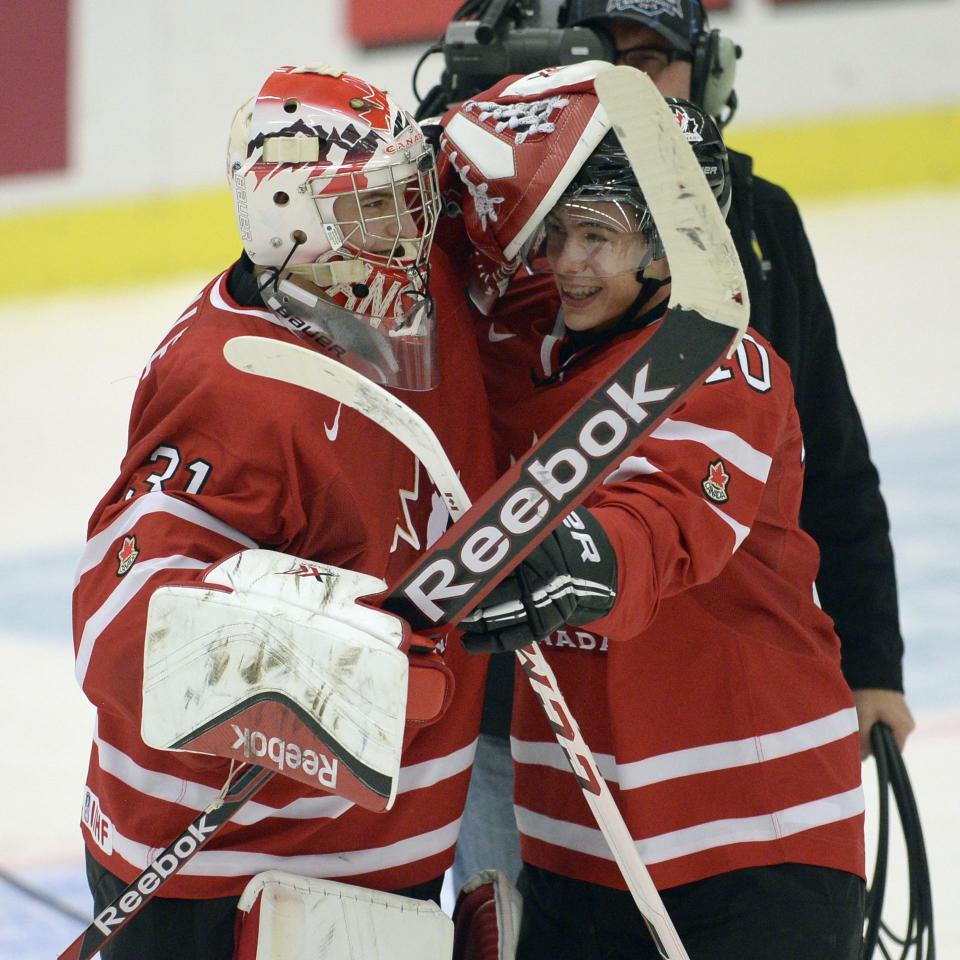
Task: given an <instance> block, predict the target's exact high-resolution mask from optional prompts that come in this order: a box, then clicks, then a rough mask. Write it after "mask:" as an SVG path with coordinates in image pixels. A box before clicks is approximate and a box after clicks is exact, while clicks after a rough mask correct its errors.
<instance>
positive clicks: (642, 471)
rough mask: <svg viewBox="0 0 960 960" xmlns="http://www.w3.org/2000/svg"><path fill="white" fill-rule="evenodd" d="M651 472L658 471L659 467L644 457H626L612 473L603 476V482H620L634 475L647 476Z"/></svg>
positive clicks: (630, 478)
mask: <svg viewBox="0 0 960 960" xmlns="http://www.w3.org/2000/svg"><path fill="white" fill-rule="evenodd" d="M651 473H660V468H659V467H655V466H654V465H653V464H652V463H651V462H650V461H649V460H648V459H647V458H646V457H627V459H626V460H624V461H623V462H622V463H621V464H620V465H619V466H618V467H617V469H616V470H614V471H613V473H611V474H608V475H607V476H606V477H604V479H603V482H604V483H605V484H606V483H621V482H623V481H625V480H632V479H633V478H634V477H644V476H649V475H650V474H651Z"/></svg>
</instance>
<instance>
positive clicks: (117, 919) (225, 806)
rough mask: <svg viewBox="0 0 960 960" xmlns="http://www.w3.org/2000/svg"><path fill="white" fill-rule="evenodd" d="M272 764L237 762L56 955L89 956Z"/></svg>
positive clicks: (263, 779) (267, 775)
mask: <svg viewBox="0 0 960 960" xmlns="http://www.w3.org/2000/svg"><path fill="white" fill-rule="evenodd" d="M273 775H274V774H273V771H272V770H265V769H264V768H263V767H257V766H254V765H253V764H241V765H240V766H239V767H237V768H236V770H234V771H233V775H232V778H231V780H229V781H228V782H227V785H226V786H225V788H224V790H223V791H222V792H221V794H220V795H218V796H217V798H216V799H215V800H213V801H212V802H211V803H209V804H208V805H207V806H206V807H205V808H204V809H203V811H202V812H201V813H200V816H198V817H197V818H196V819H195V820H194V821H193V822H192V823H191V824H190V826H189V827H187V829H186V830H184V831H183V833H181V834H180V836H178V837H177V838H176V839H175V840H173V841H172V842H171V843H170V844H169V845H168V846H167V848H166V849H165V850H164V851H163V852H162V853H160V855H159V856H157V857H155V858H154V859H153V860H151V861H150V863H149V864H148V865H147V867H146V869H145V870H144V871H143V872H142V873H141V874H140V875H139V876H138V877H137V878H136V879H135V880H133V881H132V882H131V883H129V884H128V885H127V887H126V888H125V889H124V890H123V892H122V893H121V894H120V896H118V897H117V898H116V899H115V900H114V901H113V903H111V904H110V905H109V906H106V907H104V908H103V910H101V911H100V912H99V913H98V914H97V915H96V917H94V919H93V922H92V923H91V924H90V925H89V926H88V927H87V929H86V930H84V931H83V933H81V934H80V936H79V937H77V939H76V940H74V941H73V943H71V944H70V946H69V947H67V949H66V950H64V951H63V953H61V954H60V956H59V957H58V958H57V960H91V958H92V957H94V956H96V954H97V953H98V952H99V951H100V950H101V949H102V948H103V947H104V946H106V944H108V943H109V942H110V941H111V940H112V939H113V938H114V937H115V936H116V935H117V934H118V933H120V932H121V931H122V930H123V929H124V927H126V925H127V924H128V923H129V922H130V921H131V920H132V919H133V918H134V917H135V916H136V915H137V914H138V913H139V912H140V911H141V910H142V909H143V907H144V906H146V904H147V903H148V902H149V901H150V900H151V899H152V898H153V896H154V895H155V894H156V892H157V890H159V889H160V887H161V886H162V885H163V884H164V883H166V881H167V880H169V879H170V877H172V876H173V875H174V874H175V873H177V872H178V871H179V870H180V869H181V868H182V867H183V865H184V864H185V863H187V861H188V860H190V859H191V858H192V857H193V856H194V854H196V853H197V851H199V850H200V849H201V848H202V847H204V846H205V845H206V844H207V843H208V842H209V840H210V838H211V837H212V836H213V835H214V834H215V833H216V832H217V831H218V830H219V829H220V828H221V827H222V826H223V825H224V824H225V823H227V822H228V821H229V820H230V818H231V817H232V816H233V815H234V814H235V813H236V812H237V811H238V810H239V809H240V808H241V807H242V806H243V805H244V804H245V803H246V802H247V801H248V800H249V799H250V798H251V797H252V796H253V795H254V794H255V793H257V792H258V791H259V790H260V788H261V787H263V786H264V785H265V784H266V783H267V781H268V780H270V779H271V777H273Z"/></svg>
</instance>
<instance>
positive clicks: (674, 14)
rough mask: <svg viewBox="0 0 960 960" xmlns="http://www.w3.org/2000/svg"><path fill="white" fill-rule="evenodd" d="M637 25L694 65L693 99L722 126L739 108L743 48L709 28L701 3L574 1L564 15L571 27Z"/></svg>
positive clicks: (563, 20)
mask: <svg viewBox="0 0 960 960" xmlns="http://www.w3.org/2000/svg"><path fill="white" fill-rule="evenodd" d="M615 18H622V19H624V20H633V21H635V22H637V23H640V24H642V25H643V26H645V27H649V28H650V29H651V30H654V31H656V32H657V33H659V34H660V36H662V37H663V38H664V39H665V40H667V41H669V43H670V45H671V46H672V47H673V48H674V49H675V50H679V51H681V52H682V53H684V54H685V55H686V56H688V57H689V59H690V61H691V65H692V76H691V86H690V94H691V95H690V99H691V100H692V101H693V102H694V103H696V104H698V105H699V106H700V107H702V109H703V110H704V111H705V112H706V113H707V114H708V115H709V116H711V117H715V118H716V119H717V122H718V123H719V124H720V126H721V127H722V126H725V125H726V124H727V123H729V121H730V119H731V118H732V117H733V115H734V113H735V112H736V109H737V94H736V92H735V91H734V89H733V85H734V81H735V77H736V69H737V59H738V58H739V57H740V54H741V52H742V51H741V49H740V47H739V46H738V45H737V44H736V43H734V42H733V41H732V40H731V39H730V38H729V37H725V36H724V35H723V34H722V33H720V31H719V30H712V29H710V26H709V23H708V21H707V15H706V11H705V10H704V9H703V4H702V2H701V0H569V2H567V3H565V4H564V5H563V6H562V7H561V9H560V13H559V21H560V23H561V24H564V25H566V26H568V27H572V26H582V27H592V28H594V29H600V30H604V31H606V32H608V31H609V22H610V20H611V19H615Z"/></svg>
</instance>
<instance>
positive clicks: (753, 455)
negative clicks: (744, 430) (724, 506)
mask: <svg viewBox="0 0 960 960" xmlns="http://www.w3.org/2000/svg"><path fill="white" fill-rule="evenodd" d="M650 436H651V438H652V439H654V440H692V441H693V442H694V443H700V444H703V446H705V447H709V448H710V449H711V450H713V451H715V452H716V453H718V454H719V455H720V456H721V457H723V458H724V459H725V460H728V461H729V462H730V463H732V464H733V465H734V466H735V467H737V469H739V470H742V471H743V472H744V473H745V474H747V476H750V477H753V478H754V480H759V481H760V482H761V483H766V482H767V475H768V474H769V473H770V465H771V464H772V462H773V461H772V459H771V458H770V457H768V456H767V454H765V453H762V452H761V451H760V450H757V449H755V448H754V447H751V446H750V444H749V443H747V441H746V440H744V439H743V438H742V437H738V436H737V434H735V433H731V432H730V431H729V430H716V429H714V428H713V427H704V426H702V425H701V424H699V423H691V422H689V421H687V420H672V419H670V418H667V419H666V420H664V421H663V423H661V424H660V426H659V427H657V429H656V430H654V431H653V433H651V434H650Z"/></svg>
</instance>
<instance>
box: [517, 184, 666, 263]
mask: <svg viewBox="0 0 960 960" xmlns="http://www.w3.org/2000/svg"><path fill="white" fill-rule="evenodd" d="M658 246H659V243H658V240H657V235H656V229H655V227H654V225H653V220H652V218H651V217H650V213H649V211H648V210H647V209H646V208H645V207H641V206H638V205H637V204H636V203H635V202H634V201H632V200H629V199H624V198H610V199H602V200H595V199H592V198H589V199H588V198H586V197H573V198H570V199H565V200H561V201H560V202H559V203H557V204H556V205H555V206H554V207H553V209H552V210H551V211H550V213H548V214H547V216H546V217H545V218H544V221H543V223H542V224H541V225H540V227H539V229H538V230H537V231H536V232H535V233H534V235H533V237H532V240H531V243H530V245H529V247H528V252H527V255H526V264H527V267H528V269H529V270H530V271H531V272H533V273H552V274H556V275H563V276H589V277H594V278H601V279H602V278H610V277H616V276H620V275H621V274H636V273H637V271H639V270H643V268H644V267H646V266H647V264H649V263H650V261H651V260H653V259H655V255H656V252H657V248H658Z"/></svg>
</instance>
